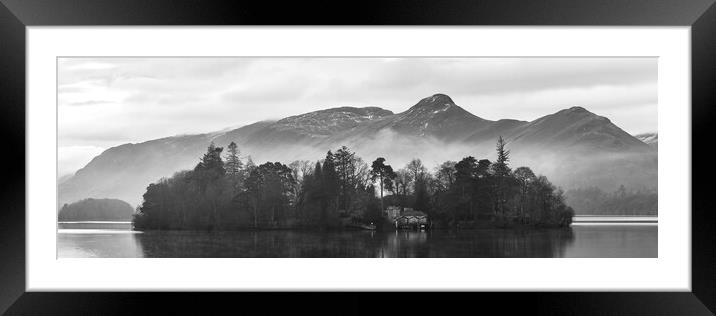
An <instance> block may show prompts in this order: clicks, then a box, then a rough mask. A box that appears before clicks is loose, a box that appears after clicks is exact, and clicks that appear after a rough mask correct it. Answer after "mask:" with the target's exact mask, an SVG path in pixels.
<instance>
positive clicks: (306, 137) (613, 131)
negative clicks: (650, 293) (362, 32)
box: [59, 94, 657, 205]
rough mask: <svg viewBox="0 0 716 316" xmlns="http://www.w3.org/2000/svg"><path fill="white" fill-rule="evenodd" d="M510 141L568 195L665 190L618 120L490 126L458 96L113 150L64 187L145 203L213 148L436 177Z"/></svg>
mask: <svg viewBox="0 0 716 316" xmlns="http://www.w3.org/2000/svg"><path fill="white" fill-rule="evenodd" d="M498 136H503V137H504V138H505V140H506V141H507V147H508V148H509V149H510V150H511V151H512V156H511V158H512V160H511V164H512V165H513V166H521V165H529V166H531V167H532V168H533V170H535V172H537V173H540V174H544V175H546V176H548V177H549V178H550V179H551V180H552V181H553V182H554V183H555V184H557V185H559V186H562V187H565V188H574V187H588V186H599V187H602V188H604V189H605V190H608V191H613V190H615V189H616V188H617V187H618V186H619V185H622V184H623V185H626V186H628V187H633V188H640V187H650V188H652V187H655V186H656V183H657V181H656V177H657V167H656V166H657V161H656V158H657V157H656V150H655V149H654V148H652V147H650V146H649V145H647V144H645V143H644V142H643V141H641V140H639V139H637V138H635V137H634V136H632V135H629V134H628V133H626V132H625V131H623V130H622V129H621V128H619V127H618V126H616V125H614V123H612V122H611V121H610V120H609V119H608V118H605V117H602V116H599V115H596V114H594V113H592V112H590V111H588V110H587V109H586V108H583V107H571V108H568V109H564V110H560V111H557V112H555V113H553V114H549V115H546V116H543V117H541V118H537V119H535V120H533V121H529V122H527V121H520V120H513V119H502V120H497V121H491V120H487V119H483V118H480V117H478V116H476V115H474V114H472V113H470V112H468V111H466V110H465V109H463V108H462V107H460V106H458V105H457V104H456V103H455V102H454V101H453V100H452V99H451V98H450V97H449V96H447V95H444V94H435V95H432V96H429V97H426V98H423V99H421V100H420V101H418V102H417V103H416V104H415V105H413V106H410V107H409V108H408V109H407V110H405V111H403V112H400V113H393V112H391V111H388V110H384V109H381V108H379V107H365V108H356V107H338V108H330V109H325V110H320V111H315V112H310V113H304V114H301V115H296V116H291V117H286V118H284V119H281V120H278V121H262V122H257V123H254V124H250V125H247V126H243V127H241V128H237V129H233V130H228V131H221V132H215V133H207V134H199V135H181V136H174V137H166V138H161V139H156V140H150V141H146V142H143V143H138V144H124V145H120V146H117V147H113V148H110V149H107V150H106V151H105V152H103V153H102V154H100V155H99V156H97V157H95V158H94V159H93V160H92V161H91V162H90V163H89V164H87V165H86V166H85V167H84V168H82V169H80V170H79V171H77V173H76V174H75V175H74V176H73V177H71V178H70V179H67V180H66V181H64V182H63V183H61V184H60V185H59V197H60V202H61V203H66V202H68V201H76V200H78V199H82V198H88V197H95V198H102V197H107V198H119V199H122V200H125V201H129V202H130V203H132V204H133V205H136V204H138V203H140V202H141V199H142V194H143V193H144V191H145V189H146V187H147V185H149V183H152V182H154V181H157V180H158V179H159V178H161V177H167V176H171V175H172V174H173V173H174V172H177V171H179V170H182V169H190V168H193V167H194V165H195V164H196V163H197V162H198V159H199V157H200V156H201V155H202V153H203V152H205V150H206V147H207V146H208V145H209V143H211V142H214V143H215V144H216V145H217V146H220V147H225V146H227V145H228V144H229V143H230V142H232V141H234V142H236V143H237V144H238V147H239V149H240V150H241V154H242V155H243V156H244V157H246V156H249V155H250V156H251V157H252V159H253V160H254V161H255V162H257V163H260V162H265V161H280V162H283V163H290V162H291V161H294V160H309V161H315V160H317V159H320V158H322V157H324V156H325V153H326V151H328V150H329V149H336V148H338V147H339V146H342V145H345V146H348V147H350V148H351V149H352V150H354V151H355V152H356V153H357V154H358V155H359V156H361V157H363V158H364V159H365V160H370V161H372V160H373V159H375V158H376V157H385V158H386V159H387V161H388V162H389V163H390V164H392V165H393V166H396V167H399V166H402V165H404V164H405V163H407V162H408V161H409V160H410V159H412V158H420V159H422V161H423V162H424V163H425V164H426V165H427V166H428V167H430V168H432V167H433V166H436V165H437V164H439V163H441V162H443V161H445V160H456V159H460V158H462V157H466V156H475V157H483V158H488V159H492V158H493V155H494V148H495V141H496V139H497V137H498Z"/></svg>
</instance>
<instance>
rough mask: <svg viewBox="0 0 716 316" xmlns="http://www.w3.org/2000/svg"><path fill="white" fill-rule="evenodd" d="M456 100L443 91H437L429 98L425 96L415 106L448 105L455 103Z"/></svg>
mask: <svg viewBox="0 0 716 316" xmlns="http://www.w3.org/2000/svg"><path fill="white" fill-rule="evenodd" d="M454 104H455V102H453V100H452V99H451V98H450V97H449V96H448V95H447V94H442V93H436V94H433V95H431V96H429V97H427V98H423V99H422V100H420V102H418V104H416V105H415V106H413V107H423V106H448V105H454Z"/></svg>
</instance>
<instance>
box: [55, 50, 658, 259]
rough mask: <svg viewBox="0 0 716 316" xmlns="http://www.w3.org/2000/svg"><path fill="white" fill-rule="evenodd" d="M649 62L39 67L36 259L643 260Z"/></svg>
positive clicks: (238, 60) (648, 240)
mask: <svg viewBox="0 0 716 316" xmlns="http://www.w3.org/2000/svg"><path fill="white" fill-rule="evenodd" d="M657 66H658V63H657V58H655V57H504V58H502V57H81V56H76V57H72V56H69V57H59V58H57V91H56V92H57V144H58V147H57V203H56V205H57V212H56V216H57V254H56V255H57V257H58V258H574V257H579V258H658V255H659V254H658V251H657V250H658V240H657V239H658V238H657V237H658V193H657V192H658V154H657V153H658V139H659V135H658V126H657V125H658V124H657V123H658V116H657V108H658V106H657V105H658V93H657V92H658V76H657V73H658V69H657V68H658V67H657ZM665 139H666V138H665ZM48 214H50V213H48Z"/></svg>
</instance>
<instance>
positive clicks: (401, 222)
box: [385, 206, 428, 229]
mask: <svg viewBox="0 0 716 316" xmlns="http://www.w3.org/2000/svg"><path fill="white" fill-rule="evenodd" d="M385 216H386V217H387V218H388V220H390V221H391V222H393V224H394V225H395V228H396V229H397V228H402V229H426V228H428V215H427V214H425V213H423V212H421V211H416V210H413V209H412V208H409V207H405V208H403V209H402V211H401V208H400V207H398V206H388V208H387V209H386V210H385Z"/></svg>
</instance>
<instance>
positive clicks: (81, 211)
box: [57, 199, 134, 221]
mask: <svg viewBox="0 0 716 316" xmlns="http://www.w3.org/2000/svg"><path fill="white" fill-rule="evenodd" d="M133 213H134V209H133V208H132V206H131V205H129V203H127V202H125V201H122V200H117V199H84V200H81V201H77V202H75V203H71V204H65V205H63V206H62V208H61V209H60V212H59V214H58V216H57V218H58V220H59V221H130V220H132V214H133Z"/></svg>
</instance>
